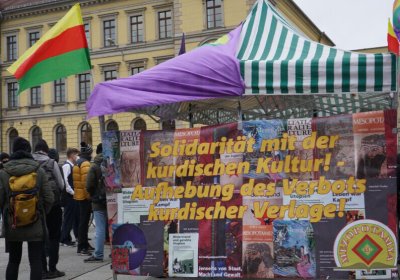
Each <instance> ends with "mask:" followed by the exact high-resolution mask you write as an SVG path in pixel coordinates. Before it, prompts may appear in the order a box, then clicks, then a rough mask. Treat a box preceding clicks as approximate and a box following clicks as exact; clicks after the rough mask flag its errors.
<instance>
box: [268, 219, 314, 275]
mask: <svg viewBox="0 0 400 280" xmlns="http://www.w3.org/2000/svg"><path fill="white" fill-rule="evenodd" d="M273 233H274V242H273V244H274V274H275V275H276V276H280V277H301V278H315V275H316V264H315V239H314V230H313V227H312V225H311V223H310V222H308V221H294V220H292V221H281V220H275V221H274V222H273Z"/></svg>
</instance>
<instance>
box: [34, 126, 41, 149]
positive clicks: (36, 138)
mask: <svg viewBox="0 0 400 280" xmlns="http://www.w3.org/2000/svg"><path fill="white" fill-rule="evenodd" d="M31 139H32V151H34V150H35V147H36V144H37V143H38V142H39V140H40V139H42V130H41V129H40V127H38V126H36V127H35V128H34V129H32V132H31Z"/></svg>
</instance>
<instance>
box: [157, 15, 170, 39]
mask: <svg viewBox="0 0 400 280" xmlns="http://www.w3.org/2000/svg"><path fill="white" fill-rule="evenodd" d="M171 37H172V12H171V11H170V10H169V11H162V12H158V38H159V39H166V38H171Z"/></svg>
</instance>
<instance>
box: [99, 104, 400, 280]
mask: <svg viewBox="0 0 400 280" xmlns="http://www.w3.org/2000/svg"><path fill="white" fill-rule="evenodd" d="M396 121H397V115H396V111H395V110H388V111H378V112H363V113H357V114H353V115H340V116H332V117H325V118H302V119H286V120H285V119H277V120H256V121H246V122H242V123H241V124H240V125H238V124H237V123H230V124H222V125H217V126H205V127H201V128H193V129H178V130H174V131H172V130H171V131H121V132H105V133H104V134H103V143H104V145H103V147H104V148H103V152H104V154H105V156H104V163H103V165H104V168H103V171H104V175H105V176H106V182H107V185H108V188H107V190H108V215H109V223H110V231H111V233H112V269H113V270H114V272H116V273H121V274H130V275H142V276H155V277H162V276H164V277H206V278H207V277H225V278H264V279H273V278H279V279H282V278H303V279H307V278H318V279H320V278H326V279H327V278H333V279H348V278H356V279H358V278H359V279H380V278H382V277H385V279H390V278H393V279H397V275H398V272H397V269H396V264H397V241H396V236H397V226H396V225H397V213H396V208H397V183H396V169H397V162H396V158H397V135H396V133H395V131H396V130H395V128H396ZM379 277H380V278H379Z"/></svg>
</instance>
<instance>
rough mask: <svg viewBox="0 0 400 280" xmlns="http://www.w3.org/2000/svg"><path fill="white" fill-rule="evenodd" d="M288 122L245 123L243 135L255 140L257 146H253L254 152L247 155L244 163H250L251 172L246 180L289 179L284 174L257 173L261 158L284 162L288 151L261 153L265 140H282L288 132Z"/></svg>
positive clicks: (275, 150) (274, 150) (277, 150)
mask: <svg viewBox="0 0 400 280" xmlns="http://www.w3.org/2000/svg"><path fill="white" fill-rule="evenodd" d="M286 127H287V125H286V121H285V120H265V121H246V122H243V135H245V136H246V137H247V139H249V138H251V137H252V138H254V140H255V144H254V145H253V148H254V152H252V153H246V154H245V156H244V161H246V162H249V163H250V172H249V174H245V175H244V177H245V178H255V179H263V178H268V179H270V180H274V181H276V180H281V179H283V178H286V177H287V174H285V173H283V172H277V173H272V172H270V173H267V172H261V173H259V174H257V173H256V169H257V163H258V159H259V158H271V160H273V161H275V160H276V161H279V160H283V159H284V158H285V156H286V155H287V151H286V150H284V151H283V150H282V151H281V150H279V149H273V150H271V151H264V152H261V151H260V149H261V147H262V143H263V140H267V139H280V138H281V137H282V135H283V133H284V132H286Z"/></svg>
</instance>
